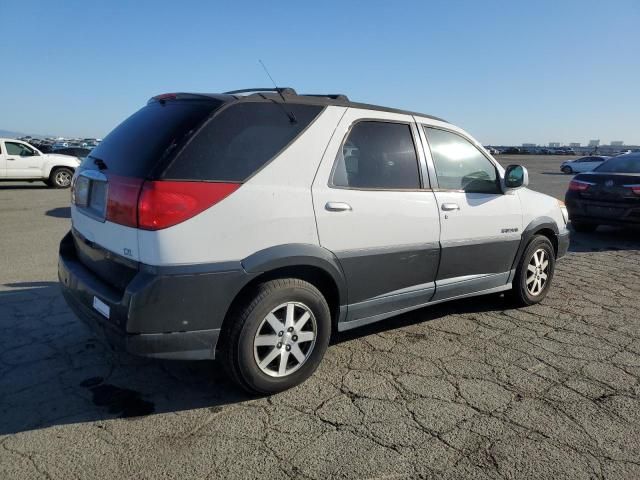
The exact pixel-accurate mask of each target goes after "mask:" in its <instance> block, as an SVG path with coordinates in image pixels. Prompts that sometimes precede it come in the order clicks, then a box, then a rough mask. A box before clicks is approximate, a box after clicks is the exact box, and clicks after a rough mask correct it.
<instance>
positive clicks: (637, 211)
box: [565, 153, 640, 232]
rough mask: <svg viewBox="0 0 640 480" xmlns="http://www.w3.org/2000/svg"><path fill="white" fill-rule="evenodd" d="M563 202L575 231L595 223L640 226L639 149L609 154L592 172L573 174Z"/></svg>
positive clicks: (586, 228) (580, 230)
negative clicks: (626, 152) (635, 151)
mask: <svg viewBox="0 0 640 480" xmlns="http://www.w3.org/2000/svg"><path fill="white" fill-rule="evenodd" d="M565 203H566V207H567V210H568V212H569V218H570V219H571V224H572V225H573V228H574V229H575V230H576V231H578V232H592V231H594V230H595V229H596V228H597V227H598V225H622V226H630V225H634V226H640V153H628V154H626V155H620V156H617V157H612V158H610V159H609V160H607V161H606V162H604V163H602V164H601V165H600V166H599V167H597V168H596V169H595V170H594V171H593V172H588V173H581V174H579V175H576V176H575V177H574V178H573V179H572V180H571V182H570V183H569V189H568V190H567V194H566V196H565Z"/></svg>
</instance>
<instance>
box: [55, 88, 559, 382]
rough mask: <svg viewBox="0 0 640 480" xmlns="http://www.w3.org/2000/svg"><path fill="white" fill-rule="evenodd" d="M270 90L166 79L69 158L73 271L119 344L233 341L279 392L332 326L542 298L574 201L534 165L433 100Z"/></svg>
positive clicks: (74, 289)
mask: <svg viewBox="0 0 640 480" xmlns="http://www.w3.org/2000/svg"><path fill="white" fill-rule="evenodd" d="M257 91H258V92H259V93H254V94H249V95H244V94H241V92H244V93H246V90H243V91H237V92H228V93H227V94H218V95H216V94H212V95H205V94H195V95H194V94H167V95H161V96H158V97H154V98H152V99H151V100H150V101H149V102H148V103H147V105H146V106H144V107H143V108H142V109H140V110H139V111H138V112H137V113H135V114H133V115H132V116H130V117H129V118H128V119H127V120H125V121H124V122H123V123H121V124H120V125H119V126H118V127H117V128H116V129H115V130H114V131H113V132H112V133H110V134H109V136H107V137H106V138H105V139H104V141H103V142H102V143H101V144H100V145H99V146H98V147H96V148H95V149H94V150H93V151H92V152H91V154H90V155H89V156H88V157H87V158H86V159H85V161H84V162H83V163H82V166H81V167H80V169H79V170H78V173H77V174H76V176H75V177H74V185H73V189H72V204H71V218H72V229H71V231H70V232H69V233H68V234H67V235H66V236H65V238H64V239H63V240H62V242H61V245H60V256H59V263H58V275H59V279H60V284H61V286H62V291H63V294H64V296H65V298H66V300H67V302H68V304H69V305H70V306H71V308H72V309H73V310H74V311H75V312H76V314H77V315H78V317H79V318H81V319H83V320H84V321H85V322H87V323H88V324H89V325H90V326H91V327H93V328H95V329H97V330H98V331H102V332H104V333H106V335H107V337H108V338H111V339H112V342H113V343H114V344H119V345H124V346H125V348H127V349H128V350H129V351H130V352H132V353H136V354H139V355H143V356H150V357H155V358H168V359H176V360H177V359H188V360H195V359H200V360H204V359H212V358H214V357H215V358H220V359H221V360H222V363H223V365H225V366H226V370H227V371H228V372H229V373H230V375H231V377H232V379H233V380H234V381H235V382H236V383H237V384H238V385H240V386H242V387H243V388H245V389H247V390H249V391H250V392H253V393H260V394H271V393H274V392H278V391H281V390H284V389H287V388H290V387H292V386H294V385H297V384H299V383H301V382H303V381H304V380H305V379H306V378H308V377H309V376H310V375H311V374H312V373H313V372H314V371H315V369H316V368H317V366H318V365H319V363H320V361H321V359H322V357H323V356H324V353H325V350H326V349H327V346H328V343H329V338H330V337H331V334H332V332H335V331H345V330H349V329H352V328H356V327H359V326H362V325H366V324H370V323H372V322H377V321H380V320H384V319H386V318H389V317H392V316H394V315H397V314H399V313H403V312H408V311H410V310H414V309H418V308H422V307H424V306H427V305H430V304H434V303H439V302H442V301H445V300H450V299H454V298H462V297H469V296H473V295H482V294H488V293H497V292H500V291H504V292H508V293H509V295H511V296H512V298H513V300H514V301H515V302H516V303H517V304H520V305H531V304H534V303H538V302H540V301H541V300H542V299H543V298H544V297H545V295H546V294H547V292H548V291H549V288H550V286H551V281H552V278H553V273H554V267H555V262H556V259H558V258H560V257H562V256H563V255H564V254H565V253H566V251H567V248H568V245H569V233H568V231H567V229H566V221H567V216H566V210H564V207H563V206H562V204H561V202H558V200H556V199H555V198H552V197H550V196H547V195H543V194H541V193H537V192H534V191H532V190H529V189H527V188H526V186H527V183H528V174H527V171H526V169H525V168H524V167H522V166H519V165H510V166H509V167H507V168H506V169H504V168H503V167H502V166H500V164H499V163H497V162H496V161H495V159H494V158H492V157H491V156H490V155H487V153H486V152H485V151H484V149H483V148H482V147H481V145H480V144H479V143H478V142H477V141H475V140H474V139H473V138H472V137H471V136H470V135H469V134H467V133H466V132H465V131H463V130H462V129H460V128H459V127H456V126H455V125H452V124H450V123H448V122H446V121H444V120H442V119H439V118H435V117H431V116H428V115H420V114H416V113H411V112H404V111H400V110H396V109H388V108H384V107H378V106H374V105H365V104H361V103H354V102H350V101H349V100H348V99H347V98H346V97H345V96H343V95H339V96H337V95H326V96H322V95H298V94H296V93H295V91H293V90H291V89H279V93H275V92H265V91H264V90H257ZM158 125H162V128H158ZM141 140H144V141H141ZM372 272H375V274H373V275H372Z"/></svg>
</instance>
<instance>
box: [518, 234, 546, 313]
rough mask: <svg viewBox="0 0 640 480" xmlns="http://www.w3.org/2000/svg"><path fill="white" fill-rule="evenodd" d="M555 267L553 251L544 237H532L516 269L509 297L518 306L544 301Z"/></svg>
mask: <svg viewBox="0 0 640 480" xmlns="http://www.w3.org/2000/svg"><path fill="white" fill-rule="evenodd" d="M555 266H556V255H555V250H554V248H553V245H551V242H550V241H549V239H548V238H547V237H545V236H544V235H536V236H534V237H533V238H532V239H531V241H530V242H529V245H527V248H526V249H525V251H524V253H523V254H522V257H521V258H520V261H519V262H518V266H517V268H516V275H515V278H514V282H513V288H512V291H511V293H512V295H511V296H512V298H513V300H514V301H515V302H516V304H517V305H518V306H523V307H524V306H528V305H534V304H536V303H539V302H541V301H542V300H544V298H545V297H546V296H547V293H549V288H550V287H551V281H552V280H553V274H554V271H555Z"/></svg>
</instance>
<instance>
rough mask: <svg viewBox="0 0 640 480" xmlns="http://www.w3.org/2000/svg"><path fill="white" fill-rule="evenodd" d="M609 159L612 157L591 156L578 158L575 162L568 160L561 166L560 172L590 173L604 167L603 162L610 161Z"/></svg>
mask: <svg viewBox="0 0 640 480" xmlns="http://www.w3.org/2000/svg"><path fill="white" fill-rule="evenodd" d="M609 158H611V157H605V156H589V157H582V158H577V159H575V160H567V161H565V162H562V163H561V164H560V171H561V172H562V173H567V174H572V173H582V172H590V171H591V170H593V169H594V168H596V167H599V166H600V165H602V162H604V161H606V160H608V159H609Z"/></svg>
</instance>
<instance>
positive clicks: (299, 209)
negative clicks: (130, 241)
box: [138, 106, 345, 265]
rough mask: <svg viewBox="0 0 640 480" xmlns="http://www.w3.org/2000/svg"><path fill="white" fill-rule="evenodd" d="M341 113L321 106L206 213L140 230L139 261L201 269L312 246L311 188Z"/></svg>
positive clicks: (315, 240)
mask: <svg viewBox="0 0 640 480" xmlns="http://www.w3.org/2000/svg"><path fill="white" fill-rule="evenodd" d="M344 111H345V108H343V107H335V106H329V107H326V108H325V110H324V111H323V112H322V113H321V114H320V116H319V117H318V118H317V119H316V120H315V121H314V122H313V123H312V124H311V125H310V126H309V127H308V128H307V129H306V130H305V131H304V132H303V133H302V134H301V135H300V136H299V137H298V138H297V140H296V141H294V142H293V143H292V144H291V145H289V146H288V147H287V148H286V149H285V150H284V151H283V152H281V153H280V155H278V156H277V157H276V158H275V159H274V160H272V161H271V162H270V163H268V164H267V165H266V166H265V167H264V168H263V169H262V170H260V171H259V172H258V173H256V174H255V175H254V176H253V177H251V178H250V179H249V180H248V181H247V182H245V183H244V184H243V185H242V186H241V187H240V188H239V189H238V190H237V191H235V192H234V193H233V194H231V195H230V196H229V197H227V198H225V199H224V200H222V201H221V202H219V203H217V204H216V205H214V206H213V207H211V208H209V209H208V210H205V211H204V212H202V213H201V214H199V215H197V216H195V217H194V218H191V219H189V220H187V221H185V222H183V223H180V224H178V225H176V226H174V227H171V228H167V229H164V230H159V231H155V232H153V231H145V230H140V231H139V235H138V240H139V252H140V261H142V262H143V263H146V264H149V265H181V264H202V263H213V262H222V261H231V260H242V259H244V258H246V257H247V256H249V255H251V254H252V253H255V252H257V251H259V250H262V249H265V248H268V247H272V246H276V245H282V244H287V243H306V244H314V245H318V244H319V242H318V234H317V229H316V222H315V214H314V210H313V203H312V198H311V184H312V183H313V178H314V176H315V174H316V171H317V169H318V166H319V164H320V160H321V158H322V155H323V153H324V150H325V149H326V147H327V144H328V143H329V140H330V139H331V136H332V134H333V132H334V130H335V128H336V126H337V124H338V121H339V120H340V118H341V117H342V115H343V114H344Z"/></svg>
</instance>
